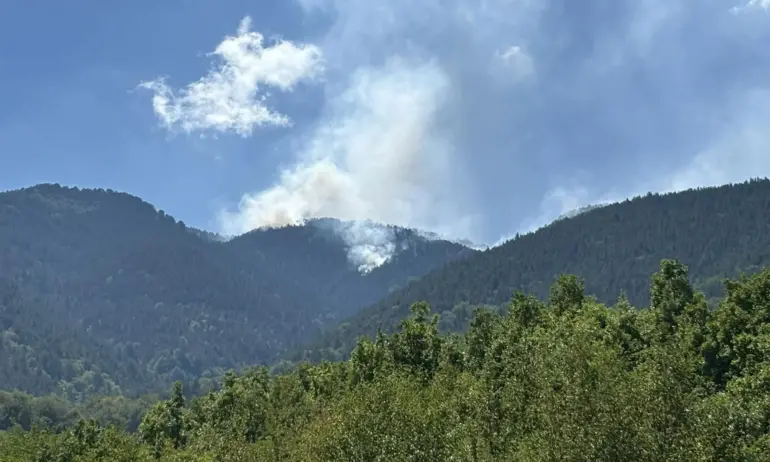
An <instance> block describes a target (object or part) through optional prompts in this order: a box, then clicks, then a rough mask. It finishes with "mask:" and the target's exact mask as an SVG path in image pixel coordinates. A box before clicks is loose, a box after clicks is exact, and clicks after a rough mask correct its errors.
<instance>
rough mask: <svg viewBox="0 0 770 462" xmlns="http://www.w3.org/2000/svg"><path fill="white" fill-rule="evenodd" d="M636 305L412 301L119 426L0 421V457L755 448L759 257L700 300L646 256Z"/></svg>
mask: <svg viewBox="0 0 770 462" xmlns="http://www.w3.org/2000/svg"><path fill="white" fill-rule="evenodd" d="M648 287H649V297H650V306H649V308H643V309H637V308H634V307H633V306H632V305H631V304H630V302H629V300H628V298H627V297H625V296H621V297H619V299H618V300H617V301H616V302H615V303H614V304H612V305H611V306H607V305H605V304H602V303H600V302H599V301H598V300H597V299H596V297H592V296H588V295H587V294H586V292H585V287H584V283H583V281H582V280H581V279H580V278H578V277H576V276H572V275H561V276H560V277H558V278H557V280H556V282H555V283H554V284H553V285H552V287H551V288H550V291H549V295H548V297H547V301H541V300H539V299H538V298H537V297H534V296H532V295H525V294H523V293H521V292H517V293H515V294H514V295H513V298H512V300H511V301H510V302H509V303H508V304H507V306H506V310H505V313H503V314H497V313H495V312H492V311H489V310H484V309H480V310H477V312H476V313H475V316H474V317H473V319H472V321H471V323H470V326H469V328H468V330H467V332H466V333H465V334H464V335H457V334H442V333H441V332H440V331H439V329H438V322H439V316H438V315H431V314H430V307H429V306H428V304H426V303H416V304H414V305H412V307H411V316H410V317H409V318H407V319H406V320H404V321H402V322H401V323H400V326H399V327H398V329H397V330H396V332H395V333H393V334H390V335H387V334H384V333H380V334H379V335H377V336H376V338H375V339H373V340H372V339H366V338H361V339H360V340H359V341H358V343H357V345H356V347H355V349H354V350H353V353H352V355H351V358H350V359H349V360H347V361H344V362H336V363H330V362H322V363H320V364H317V365H309V364H307V363H304V364H301V365H300V366H299V367H298V368H296V369H295V370H294V371H292V372H290V373H286V374H283V375H278V376H271V375H270V374H269V372H268V370H267V368H265V367H256V368H250V369H247V370H244V371H242V372H241V373H239V374H236V373H233V372H230V373H227V374H226V375H225V377H224V380H223V383H222V386H221V388H219V389H218V390H216V391H212V392H209V393H207V394H204V395H202V396H200V397H197V398H193V399H188V398H186V397H185V393H184V385H183V384H182V383H179V382H177V383H175V384H174V386H173V387H172V390H171V393H170V395H169V397H168V398H167V399H164V400H162V401H159V402H157V403H155V404H154V405H153V406H152V407H151V408H150V409H149V410H148V411H147V412H146V413H145V414H144V415H143V417H142V419H141V422H140V424H139V425H138V428H137V429H136V431H135V432H127V431H124V430H123V429H121V428H119V427H117V426H115V425H108V426H104V425H102V424H100V423H99V422H98V421H97V420H94V419H81V420H78V422H77V423H76V424H74V425H72V426H71V427H69V428H67V429H65V430H61V431H56V430H55V429H47V428H43V427H42V426H33V428H31V429H29V430H25V429H23V428H21V427H19V426H17V427H15V428H13V429H11V430H9V431H6V432H3V433H0V461H2V462H6V461H8V462H11V461H13V462H17V461H51V462H64V461H81V462H86V461H126V462H129V461H131V462H133V461H143V460H146V461H152V460H168V461H265V460H274V461H280V460H285V461H371V460H380V461H399V462H400V461H448V460H458V461H459V460H462V461H498V460H514V461H515V460H522V461H540V460H542V461H556V460H569V461H618V460H634V461H688V462H689V461H733V460H735V461H744V460H747V461H763V460H770V393H769V391H770V341H768V340H769V339H770V270H764V271H761V272H759V273H758V274H755V275H752V276H745V277H742V278H739V279H737V280H728V281H725V282H724V288H725V296H724V299H723V300H722V301H721V302H720V303H719V304H718V306H717V307H715V309H710V308H709V306H708V304H707V300H706V297H705V296H704V295H703V294H702V293H700V292H698V291H696V290H695V289H694V288H693V286H692V284H691V282H690V280H689V274H688V270H687V267H686V266H684V265H682V264H681V263H680V262H678V261H675V260H664V261H662V262H661V263H660V267H659V271H657V272H656V273H655V274H653V275H652V278H651V280H650V282H649V286H648Z"/></svg>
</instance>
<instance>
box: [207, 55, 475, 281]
mask: <svg viewBox="0 0 770 462" xmlns="http://www.w3.org/2000/svg"><path fill="white" fill-rule="evenodd" d="M449 89H450V84H449V81H448V79H447V76H446V75H445V74H444V73H443V71H442V70H441V69H440V68H439V67H438V66H437V65H436V64H435V63H433V62H427V63H420V64H417V63H412V62H407V61H405V60H403V59H397V58H395V59H392V60H390V61H389V62H388V63H387V64H385V65H384V66H381V67H373V68H363V69H359V70H358V71H357V72H355V74H354V75H353V76H352V78H351V81H350V84H349V86H348V88H347V89H346V90H345V91H344V92H342V93H341V94H340V95H338V96H337V97H336V98H334V99H332V100H331V101H330V103H329V108H328V111H329V115H328V117H326V118H325V119H323V121H322V122H321V123H320V124H319V125H318V127H317V128H316V130H315V132H314V133H313V136H312V137H311V140H310V142H309V143H308V145H307V147H306V149H305V150H304V151H303V153H302V155H301V156H300V158H299V159H298V162H297V163H296V165H294V166H293V167H291V168H288V169H286V170H284V171H283V172H282V173H281V176H280V179H279V181H278V182H276V183H275V184H274V185H273V186H272V187H270V188H268V189H266V190H264V191H260V192H257V193H254V194H247V195H244V196H243V198H242V200H241V203H240V205H239V208H238V210H237V211H236V212H230V213H224V214H223V215H222V217H221V222H222V227H223V231H224V232H225V233H227V234H238V233H242V232H245V231H248V230H251V229H254V228H259V227H271V226H282V225H287V224H292V223H301V222H303V221H304V220H306V219H308V218H317V217H334V218H339V219H343V220H373V221H376V222H380V223H387V224H395V225H401V226H412V227H418V228H425V229H430V230H440V231H444V232H447V231H448V232H447V234H451V235H454V236H458V235H460V236H462V235H463V234H464V233H465V232H468V231H470V228H469V224H470V222H471V219H470V218H469V217H468V216H465V215H464V214H463V213H462V210H459V208H460V207H461V204H462V202H463V200H462V193H461V184H462V183H461V182H457V183H455V182H454V180H455V179H457V177H458V176H459V175H458V172H457V171H456V170H455V166H456V165H457V164H456V162H455V160H454V159H453V150H452V146H451V144H450V143H448V141H447V140H448V139H449V138H448V137H447V136H446V133H443V132H442V131H441V130H440V128H439V127H437V119H436V117H437V114H438V113H439V111H440V110H441V108H442V105H443V103H444V100H445V98H446V97H447V95H448V92H449ZM353 231H354V232H353ZM375 231H376V230H374V229H373V228H371V227H366V226H364V225H359V226H358V227H356V228H355V229H346V230H344V232H342V233H341V235H342V236H343V237H344V238H345V239H346V240H347V241H348V243H349V244H350V246H351V260H354V261H355V262H356V263H357V264H358V265H359V266H361V267H371V266H377V265H378V264H380V263H381V262H382V261H384V259H387V258H388V257H389V256H390V253H392V252H393V251H395V247H394V246H393V245H384V244H383V242H384V241H383V239H385V238H386V237H387V236H384V235H383V234H382V233H379V232H375ZM373 249H375V250H376V251H374V250H373ZM383 252H384V253H383Z"/></svg>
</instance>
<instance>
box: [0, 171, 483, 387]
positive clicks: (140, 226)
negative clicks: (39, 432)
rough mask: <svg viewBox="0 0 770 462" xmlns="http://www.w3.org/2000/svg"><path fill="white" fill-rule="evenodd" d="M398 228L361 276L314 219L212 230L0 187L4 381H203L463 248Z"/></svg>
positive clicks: (146, 208)
mask: <svg viewBox="0 0 770 462" xmlns="http://www.w3.org/2000/svg"><path fill="white" fill-rule="evenodd" d="M397 231H398V237H399V239H400V240H401V241H400V245H399V248H402V249H404V250H402V251H401V252H400V253H399V254H397V255H396V256H395V257H394V258H393V259H392V260H391V261H390V262H388V263H386V264H384V265H383V266H381V267H379V268H377V269H375V270H373V271H371V272H369V273H367V274H362V273H360V272H359V271H358V270H357V269H356V268H355V267H354V266H353V265H351V264H350V263H349V262H348V261H347V258H346V255H347V248H346V245H345V243H344V242H343V241H342V239H341V238H339V237H338V236H337V235H335V234H333V233H329V232H328V231H327V230H325V229H322V228H320V227H318V226H314V225H313V224H310V225H306V226H295V227H288V228H281V229H271V230H266V231H256V232H253V233H249V234H246V235H244V236H240V237H239V238H236V239H233V240H230V241H227V242H224V241H223V240H222V239H219V238H218V237H217V236H216V235H211V234H210V233H204V232H200V231H198V230H194V229H191V228H187V227H186V226H185V225H184V223H182V222H178V221H176V220H174V218H172V217H171V216H169V215H167V214H165V213H164V212H162V211H157V210H156V209H155V208H154V207H153V206H152V205H150V204H148V203H146V202H144V201H142V200H140V199H139V198H136V197H134V196H131V195H128V194H125V193H116V192H113V191H109V190H108V191H104V190H81V189H77V188H64V187H60V186H58V185H40V186H36V187H33V188H27V189H22V190H16V191H9V192H6V193H2V194H0V282H1V283H0V321H1V322H2V325H0V327H2V330H1V331H0V336H1V338H2V342H0V348H2V350H0V353H1V354H2V357H3V358H8V360H7V361H0V377H2V379H3V380H2V384H3V388H21V389H24V390H25V391H30V392H50V391H54V390H56V389H57V388H58V390H59V391H62V392H64V393H65V394H66V395H67V396H69V397H71V398H76V399H79V398H82V397H83V396H84V395H86V394H93V393H99V392H101V393H111V392H116V390H118V389H120V390H121V391H122V392H124V393H125V392H134V391H144V390H148V389H152V388H154V387H155V386H161V385H162V386H163V387H165V386H166V385H167V384H168V383H170V381H173V380H177V379H180V380H185V381H187V382H188V383H192V384H193V386H195V384H196V383H197V382H196V379H198V378H199V377H204V378H203V380H202V383H204V384H205V382H206V381H207V379H206V377H209V376H212V375H218V374H219V373H221V371H223V370H225V369H227V368H230V367H238V366H243V365H250V364H257V363H265V362H271V361H273V360H274V359H275V358H276V357H277V356H278V355H279V354H281V353H282V352H284V351H285V350H286V349H287V348H291V347H295V346H296V345H297V344H298V342H300V341H301V340H304V339H306V338H307V337H308V336H312V335H313V332H315V331H316V330H317V329H318V328H319V327H320V326H322V325H324V323H327V322H337V321H338V320H339V319H340V318H341V317H343V316H346V315H349V314H351V313H354V312H355V310H356V309H357V308H360V307H363V306H365V305H368V304H371V303H373V302H375V301H376V300H378V299H380V298H381V297H383V296H384V295H386V294H387V293H388V292H389V291H390V290H392V289H393V288H394V287H398V286H399V285H404V284H405V283H406V282H407V281H408V280H410V279H411V278H416V277H419V276H422V275H423V274H425V273H426V272H428V271H429V270H431V269H432V268H435V267H437V266H441V265H442V264H444V263H445V262H447V261H449V260H451V259H454V258H459V257H462V256H463V255H465V254H467V253H469V252H472V251H471V250H469V249H467V248H465V247H463V246H461V245H458V244H453V243H449V242H446V241H429V240H426V239H423V238H421V237H420V236H419V235H418V234H417V233H415V232H413V231H410V230H401V229H398V230H397ZM319 236H320V237H321V238H319ZM343 302H344V303H343Z"/></svg>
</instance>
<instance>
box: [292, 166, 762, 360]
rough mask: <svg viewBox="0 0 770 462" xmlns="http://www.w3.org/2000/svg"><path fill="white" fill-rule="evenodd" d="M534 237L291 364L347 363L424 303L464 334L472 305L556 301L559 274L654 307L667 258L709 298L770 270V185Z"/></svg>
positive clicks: (439, 279) (398, 296)
mask: <svg viewBox="0 0 770 462" xmlns="http://www.w3.org/2000/svg"><path fill="white" fill-rule="evenodd" d="M579 212H580V213H575V214H573V216H571V217H563V218H561V219H558V220H556V221H554V222H553V223H552V224H550V225H548V226H546V227H543V228H541V229H539V230H538V231H536V232H533V233H529V234H525V235H521V236H518V237H517V238H515V239H513V240H510V241H508V242H506V243H505V244H503V245H501V246H498V247H495V248H492V249H490V250H487V251H484V252H479V253H476V254H474V255H472V256H471V257H470V258H466V259H463V260H460V261H456V262H452V263H450V264H447V265H445V266H443V267H442V268H440V269H438V270H436V271H433V272H431V273H430V274H428V275H427V276H425V277H423V278H421V279H420V280H419V281H416V282H414V283H412V284H409V285H408V286H406V287H405V288H404V289H402V290H400V291H397V292H394V293H392V294H390V295H389V296H388V297H386V298H385V299H383V300H381V301H379V302H377V303H375V304H373V305H372V306H370V307H368V308H367V309H365V310H362V311H359V312H358V313H357V314H356V315H354V316H353V317H352V318H350V319H348V320H346V321H345V322H344V323H343V324H342V325H341V326H340V327H339V328H338V329H336V330H330V331H328V332H326V333H325V335H324V337H323V338H322V339H319V340H317V341H316V342H313V343H311V344H310V345H309V346H308V347H307V348H306V349H305V350H306V353H300V354H298V355H297V356H294V357H293V359H298V358H299V357H302V356H303V355H309V356H307V357H309V358H314V359H318V358H321V357H326V358H340V357H342V356H344V355H345V354H346V353H347V352H348V351H350V349H351V348H352V346H353V345H354V342H355V339H356V337H357V336H359V335H363V334H367V335H372V334H374V333H375V332H376V330H377V329H378V328H381V329H383V330H386V331H388V330H392V329H393V328H394V327H395V326H396V325H397V324H398V322H399V321H400V320H402V319H404V317H406V316H407V315H408V313H409V306H410V305H411V304H412V303H413V302H416V301H428V302H429V303H430V304H431V305H432V307H433V309H434V310H435V311H436V312H438V313H442V316H443V318H444V320H443V321H442V323H443V325H444V326H446V327H448V328H462V326H463V325H464V324H463V322H464V320H467V319H468V313H467V311H468V310H469V305H468V304H469V303H470V304H486V305H491V306H499V305H500V304H504V303H507V302H508V300H510V298H511V296H512V294H513V292H514V291H517V290H518V291H523V292H525V293H531V294H535V295H537V296H538V297H541V298H545V297H547V296H548V290H549V287H550V286H551V284H552V282H553V281H554V280H555V278H556V277H557V276H558V275H559V274H560V273H569V274H575V275H577V276H580V277H582V278H584V280H585V285H586V293H589V294H595V295H596V296H597V297H598V298H599V300H600V301H602V302H608V303H611V302H613V301H615V300H617V298H618V296H619V295H620V293H621V291H623V292H625V293H626V294H627V296H628V298H629V300H630V301H631V303H632V304H634V305H635V306H646V305H647V304H648V303H649V290H648V287H649V281H650V275H651V274H652V273H654V272H655V271H657V269H658V265H659V263H660V261H661V260H662V259H664V258H678V259H680V260H681V261H682V262H683V263H684V264H686V265H688V266H689V268H690V275H691V277H692V278H693V279H694V283H695V285H696V286H697V287H698V288H700V289H701V290H703V291H704V292H705V293H706V295H707V296H709V297H711V298H714V297H718V296H720V294H721V279H722V278H723V277H732V276H736V275H737V274H738V273H740V272H749V273H751V272H756V271H757V270H758V269H760V268H761V267H763V266H766V265H768V264H770V181H768V180H767V179H763V180H752V181H748V182H745V183H742V184H734V185H726V186H722V187H717V188H703V189H697V190H689V191H684V192H679V193H673V194H662V195H660V194H647V195H646V196H644V197H636V198H634V199H630V200H625V201H623V202H621V203H616V204H610V205H603V206H600V207H591V208H589V209H587V210H581V211H579Z"/></svg>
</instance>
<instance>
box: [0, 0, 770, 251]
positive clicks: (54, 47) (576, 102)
mask: <svg viewBox="0 0 770 462" xmlns="http://www.w3.org/2000/svg"><path fill="white" fill-rule="evenodd" d="M768 43H770V2H768V1H767V0H764V1H762V0H759V1H748V0H614V1H600V0H585V1H581V2H576V1H574V0H444V1H440V0H423V1H422V2H411V1H407V0H391V1H389V2H372V1H369V0H281V1H278V0H275V1H267V0H263V1H256V2H255V1H252V2H246V1H225V0H220V1H217V2H214V1H203V0H186V1H181V0H179V1H171V0H166V1H162V2H160V1H133V2H85V1H72V2H55V1H49V0H46V1H42V0H35V1H33V0H30V1H27V2H9V3H8V5H5V6H4V7H3V13H2V14H0V56H1V57H2V70H3V72H2V73H0V162H1V163H0V189H3V190H5V189H13V188H19V187H24V186H29V185H33V184H36V183H41V182H56V183H61V184H67V185H77V186H83V187H103V188H111V189H116V190H122V191H126V192H130V193H132V194H136V195H138V196H140V197H142V198H144V199H146V200H148V201H149V202H151V203H153V204H155V205H156V206H157V207H159V208H162V209H164V210H166V211H167V212H169V213H171V214H172V215H174V216H176V217H177V218H179V219H182V220H184V221H185V222H186V223H188V224H190V225H194V226H198V227H202V228H206V229H211V230H215V231H227V232H231V233H238V232H242V231H245V230H248V229H250V228H253V227H257V226H270V225H276V224H283V223H286V222H292V221H296V220H300V219H303V218H308V217H312V216H319V215H321V216H337V217H339V218H349V219H365V218H369V219H373V220H378V221H385V222H390V223H394V224H399V225H405V226H418V227H422V228H426V229H429V230H432V231H437V232H441V233H444V234H448V235H454V236H456V237H470V238H471V239H474V240H476V241H478V242H487V243H493V242H496V241H497V240H498V239H499V238H501V237H505V236H509V235H511V234H512V233H515V232H516V231H524V230H528V229H531V228H533V227H536V226H538V225H540V224H543V223H545V222H547V221H548V220H550V219H552V218H554V217H556V216H558V215H559V214H561V213H563V212H566V211H568V210H570V209H573V208H576V207H579V206H581V205H586V204H589V203H595V202H602V201H607V200H616V199H621V198H624V197H627V196H631V195H636V194H642V193H645V192H647V191H649V190H652V191H670V190H677V189H683V188H688V187H695V186H706V185H714V184H721V183H726V182H734V181H743V180H745V179H748V178H749V177H764V176H768V175H770V47H768V46H767V44H768ZM216 51H218V53H214V52H216Z"/></svg>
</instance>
